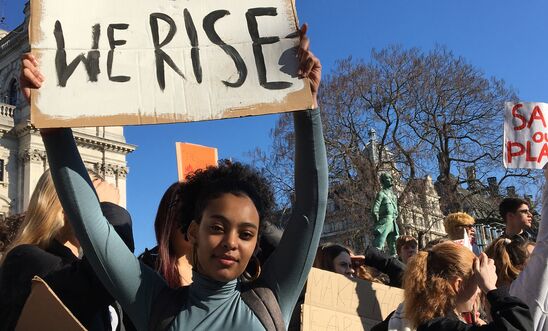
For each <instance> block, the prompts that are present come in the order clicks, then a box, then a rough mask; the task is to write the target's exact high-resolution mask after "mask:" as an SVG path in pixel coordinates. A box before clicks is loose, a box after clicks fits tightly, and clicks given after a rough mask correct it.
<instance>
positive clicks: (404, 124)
mask: <svg viewBox="0 0 548 331" xmlns="http://www.w3.org/2000/svg"><path fill="white" fill-rule="evenodd" d="M508 100H517V97H516V93H515V92H514V91H513V90H512V89H510V88H508V87H506V85H505V83H504V82H503V81H502V80H499V79H496V78H487V77H486V76H485V74H484V73H483V72H482V71H481V70H479V69H477V68H475V67H474V66H472V65H470V64H469V63H467V62H466V61H465V60H464V59H463V58H460V57H456V56H454V55H453V54H452V53H451V52H450V51H448V50H447V49H445V48H443V47H436V48H434V49H433V50H432V51H430V52H428V53H423V52H421V51H419V50H418V49H414V48H412V49H403V48H401V47H398V46H391V47H388V48H386V49H383V50H380V51H373V52H372V54H371V61H369V62H368V63H365V62H364V61H362V60H354V59H352V58H347V59H344V60H342V61H339V62H338V64H337V66H336V68H335V69H334V70H333V71H332V73H331V74H330V75H328V76H326V77H325V78H324V80H323V83H322V88H321V90H320V106H321V108H322V118H323V122H324V134H325V140H326V147H327V155H328V164H329V170H330V173H329V174H330V196H331V200H332V202H333V204H334V205H335V208H331V209H332V211H331V213H333V215H334V216H335V213H336V211H341V210H342V211H344V212H343V214H344V217H346V218H348V219H352V220H354V221H355V222H356V224H360V226H361V227H362V228H363V229H367V228H368V226H369V224H370V222H368V220H369V213H370V207H371V204H372V200H373V199H374V196H375V194H376V192H377V191H378V189H379V184H378V182H377V178H378V175H379V173H380V172H383V171H387V172H390V173H392V174H393V175H394V176H395V177H396V179H397V181H398V182H399V187H398V192H399V196H398V202H399V203H400V208H407V207H409V206H410V205H412V204H423V205H424V208H423V209H424V210H425V213H428V208H429V206H428V205H426V204H424V202H419V201H417V197H421V196H423V197H424V192H423V190H424V188H421V187H419V186H420V185H417V183H422V181H421V180H420V179H422V178H425V176H427V175H431V176H432V177H433V178H437V183H436V188H437V190H438V193H439V195H440V197H441V201H440V202H441V209H442V211H443V212H444V213H448V212H451V211H454V210H461V209H462V206H463V204H462V201H463V196H462V195H459V190H457V188H458V187H460V186H461V185H462V184H463V183H465V182H466V170H465V169H466V167H469V166H475V168H476V169H477V175H478V179H485V178H486V177H488V176H493V175H495V176H496V175H497V174H500V173H503V175H502V177H500V180H499V183H498V184H499V185H502V184H503V183H504V182H507V181H508V180H510V179H515V178H519V179H522V180H526V181H529V179H530V175H531V174H530V173H529V172H528V171H504V170H503V169H502V164H501V162H500V159H501V153H502V148H501V146H502V138H501V137H502V121H503V116H502V109H504V108H503V104H504V102H505V101H508ZM373 130H374V131H375V132H376V134H375V135H372V134H371V133H372V132H373ZM292 132H293V129H292V126H291V121H290V117H289V115H287V114H286V115H281V117H280V118H279V120H278V122H277V124H276V128H275V129H274V130H273V131H272V133H271V136H272V139H273V147H272V149H271V150H270V151H269V152H268V153H266V152H264V151H260V150H256V151H255V153H254V156H255V160H256V161H257V162H258V166H259V167H263V169H264V172H265V174H266V175H267V177H269V178H270V179H271V181H272V183H273V185H274V186H275V187H276V189H277V192H278V194H279V195H280V196H282V199H281V201H284V202H286V203H287V202H289V201H290V200H291V196H292V162H293V149H292V146H293V136H292ZM475 190H476V191H475V192H473V194H475V193H478V192H481V191H487V190H488V187H487V186H485V185H479V186H478V187H476V188H475ZM339 213H340V212H339ZM337 217H340V216H338V215H337ZM423 219H426V220H428V219H429V218H428V215H424V217H423ZM438 220H439V219H436V220H434V219H432V220H431V223H430V224H426V225H425V226H424V228H425V229H426V230H425V231H430V229H431V228H432V225H433V224H434V222H436V221H438Z"/></svg>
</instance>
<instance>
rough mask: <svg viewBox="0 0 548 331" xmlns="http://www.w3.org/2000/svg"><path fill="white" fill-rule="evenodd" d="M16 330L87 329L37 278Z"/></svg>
mask: <svg viewBox="0 0 548 331" xmlns="http://www.w3.org/2000/svg"><path fill="white" fill-rule="evenodd" d="M82 299H83V300H85V299H84V298H82ZM15 330H16V331H27V330H42V331H58V330H64V331H85V330H86V328H85V327H84V326H83V325H82V324H81V323H80V322H79V321H78V320H77V319H76V317H74V315H73V314H72V313H71V312H70V310H68V309H67V307H65V305H64V304H63V303H62V302H61V300H59V298H58V297H57V295H55V293H53V291H52V290H51V288H50V287H49V286H48V284H46V282H44V280H42V279H41V278H40V277H38V276H35V277H34V278H33V279H32V289H31V292H30V295H29V297H28V298H27V301H26V302H25V306H24V307H23V311H22V312H21V315H20V317H19V321H18V322H17V326H16V327H15Z"/></svg>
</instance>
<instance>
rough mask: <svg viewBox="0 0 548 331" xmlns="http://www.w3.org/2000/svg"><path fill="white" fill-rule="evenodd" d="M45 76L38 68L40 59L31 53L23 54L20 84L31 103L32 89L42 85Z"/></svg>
mask: <svg viewBox="0 0 548 331" xmlns="http://www.w3.org/2000/svg"><path fill="white" fill-rule="evenodd" d="M43 82H44V76H42V74H41V73H40V70H38V60H36V58H35V57H34V55H32V54H31V53H25V54H23V56H21V77H20V85H21V91H22V92H23V95H24V96H25V98H26V99H27V102H29V103H30V90H31V89H33V88H34V89H37V88H40V87H41V86H42V83H43Z"/></svg>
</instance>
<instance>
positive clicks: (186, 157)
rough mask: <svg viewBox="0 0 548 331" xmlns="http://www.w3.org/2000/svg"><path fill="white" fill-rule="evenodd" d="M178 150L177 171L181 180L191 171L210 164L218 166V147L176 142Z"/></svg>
mask: <svg viewBox="0 0 548 331" xmlns="http://www.w3.org/2000/svg"><path fill="white" fill-rule="evenodd" d="M175 149H176V150H177V172H178V175H179V181H180V182H183V181H184V180H185V178H186V176H188V175H189V174H190V173H193V172H194V171H196V170H198V169H205V168H207V167H209V166H216V165H217V160H218V153H217V148H215V147H207V146H202V145H196V144H191V143H181V142H177V143H175Z"/></svg>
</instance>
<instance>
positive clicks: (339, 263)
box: [333, 252, 354, 277]
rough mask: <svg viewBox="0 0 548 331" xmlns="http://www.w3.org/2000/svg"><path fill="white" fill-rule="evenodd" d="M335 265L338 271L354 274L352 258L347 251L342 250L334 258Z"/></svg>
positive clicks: (339, 272) (343, 273)
mask: <svg viewBox="0 0 548 331" xmlns="http://www.w3.org/2000/svg"><path fill="white" fill-rule="evenodd" d="M333 266H334V268H335V270H333V271H335V272H336V273H338V274H342V275H345V276H348V277H352V276H354V269H352V259H351V258H350V254H348V253H347V252H341V253H340V254H339V255H337V256H336V257H335V258H334V259H333Z"/></svg>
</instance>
